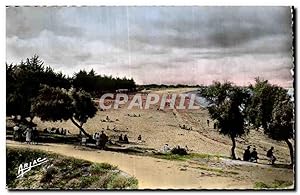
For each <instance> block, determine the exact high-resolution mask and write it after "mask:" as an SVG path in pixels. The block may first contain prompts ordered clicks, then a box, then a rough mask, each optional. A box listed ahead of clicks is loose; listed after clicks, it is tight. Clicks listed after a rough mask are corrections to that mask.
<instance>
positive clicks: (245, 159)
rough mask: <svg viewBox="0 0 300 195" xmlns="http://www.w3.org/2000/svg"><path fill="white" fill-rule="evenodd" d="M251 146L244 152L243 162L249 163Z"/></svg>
mask: <svg viewBox="0 0 300 195" xmlns="http://www.w3.org/2000/svg"><path fill="white" fill-rule="evenodd" d="M250 155H251V154H250V146H248V147H247V149H246V150H245V152H244V156H243V160H244V161H249V160H250Z"/></svg>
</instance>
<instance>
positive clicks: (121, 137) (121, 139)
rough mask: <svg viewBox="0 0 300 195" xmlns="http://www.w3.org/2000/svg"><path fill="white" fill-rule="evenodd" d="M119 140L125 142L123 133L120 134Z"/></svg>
mask: <svg viewBox="0 0 300 195" xmlns="http://www.w3.org/2000/svg"><path fill="white" fill-rule="evenodd" d="M119 142H123V135H122V134H121V135H120V136H119Z"/></svg>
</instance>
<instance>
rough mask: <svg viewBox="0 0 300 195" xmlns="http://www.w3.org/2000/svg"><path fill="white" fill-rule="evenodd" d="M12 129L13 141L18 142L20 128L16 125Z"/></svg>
mask: <svg viewBox="0 0 300 195" xmlns="http://www.w3.org/2000/svg"><path fill="white" fill-rule="evenodd" d="M13 129H14V140H15V141H17V140H19V134H20V133H19V130H20V127H19V126H18V125H15V126H14V127H13Z"/></svg>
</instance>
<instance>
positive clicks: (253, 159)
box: [250, 148, 258, 162]
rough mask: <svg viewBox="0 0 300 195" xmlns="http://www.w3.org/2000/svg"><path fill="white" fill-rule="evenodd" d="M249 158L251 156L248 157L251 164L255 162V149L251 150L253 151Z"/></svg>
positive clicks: (256, 158)
mask: <svg viewBox="0 0 300 195" xmlns="http://www.w3.org/2000/svg"><path fill="white" fill-rule="evenodd" d="M250 156H251V157H250V161H251V162H257V160H258V156H257V152H256V148H253V151H252V152H251V155H250Z"/></svg>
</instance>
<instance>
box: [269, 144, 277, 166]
mask: <svg viewBox="0 0 300 195" xmlns="http://www.w3.org/2000/svg"><path fill="white" fill-rule="evenodd" d="M273 150H274V147H273V146H272V147H271V149H270V150H268V152H267V157H268V159H269V162H271V164H272V165H274V163H275V161H276V157H275V156H274V154H273Z"/></svg>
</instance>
